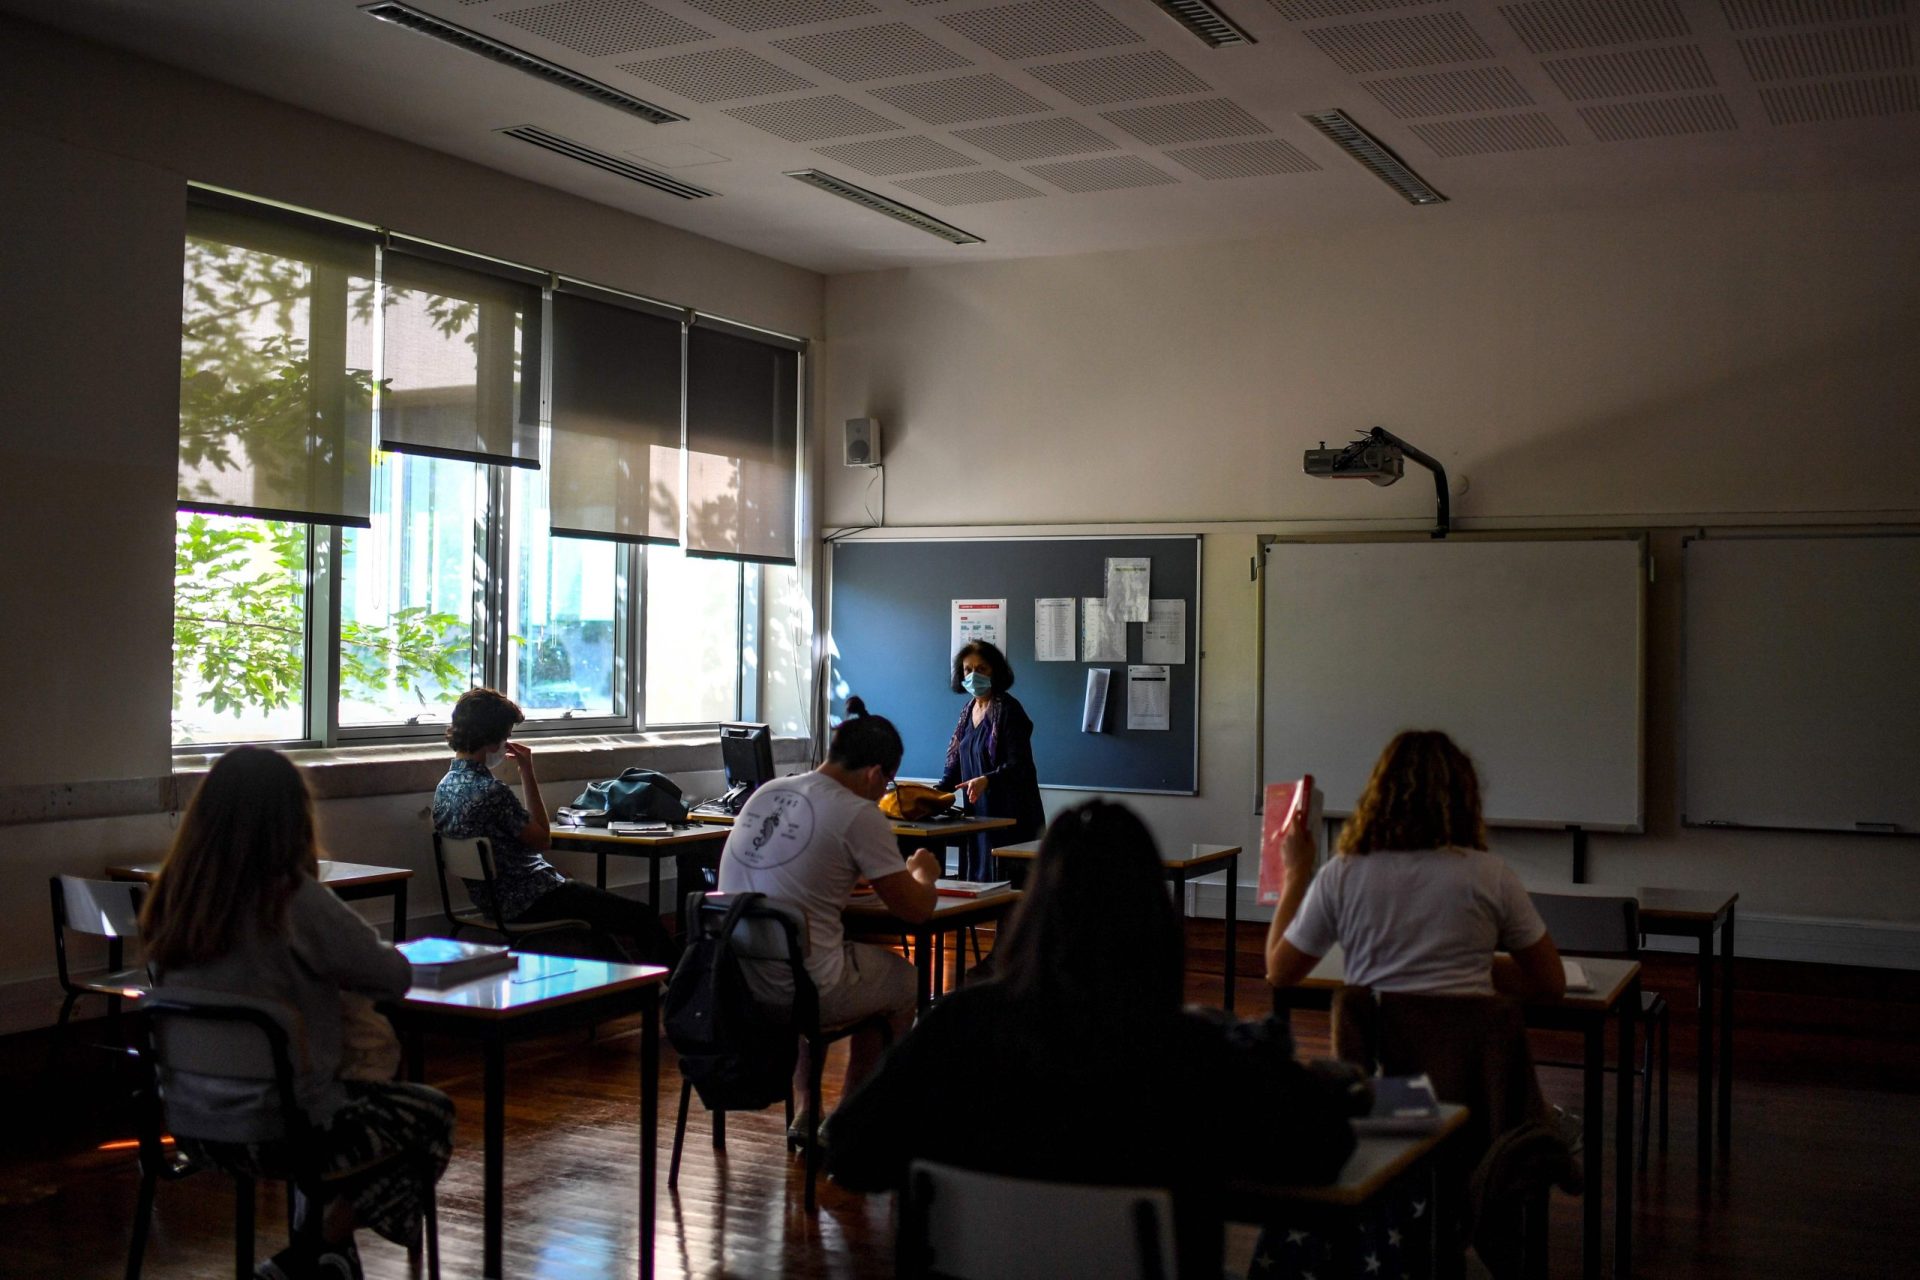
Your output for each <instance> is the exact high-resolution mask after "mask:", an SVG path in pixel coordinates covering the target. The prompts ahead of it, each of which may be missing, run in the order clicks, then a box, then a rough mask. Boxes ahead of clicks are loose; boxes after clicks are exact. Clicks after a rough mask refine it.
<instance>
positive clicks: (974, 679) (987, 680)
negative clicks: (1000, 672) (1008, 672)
mask: <svg viewBox="0 0 1920 1280" xmlns="http://www.w3.org/2000/svg"><path fill="white" fill-rule="evenodd" d="M960 687H961V688H962V689H965V690H966V691H967V692H968V693H970V694H972V695H973V696H974V697H976V698H983V697H985V696H986V695H987V694H989V693H992V692H993V677H992V676H990V675H988V674H987V673H986V672H984V671H969V672H967V674H966V675H964V676H962V677H960Z"/></svg>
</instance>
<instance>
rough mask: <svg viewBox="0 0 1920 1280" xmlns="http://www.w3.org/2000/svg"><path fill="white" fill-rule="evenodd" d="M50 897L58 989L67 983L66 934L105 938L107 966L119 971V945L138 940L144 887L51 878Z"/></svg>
mask: <svg viewBox="0 0 1920 1280" xmlns="http://www.w3.org/2000/svg"><path fill="white" fill-rule="evenodd" d="M47 887H48V889H49V891H50V892H51V894H52V897H53V954H54V961H55V963H56V964H57V965H58V966H59V969H60V982H61V985H62V986H65V985H66V982H67V934H68V933H83V934H86V935H88V936H89V937H94V938H106V939H108V940H109V941H108V944H107V964H108V966H109V967H111V968H115V969H117V968H119V967H120V964H121V954H120V951H121V943H122V942H123V941H124V940H125V939H127V938H133V939H135V940H138V939H139V937H140V900H141V898H142V897H143V896H144V895H145V891H146V886H144V885H142V884H140V883H138V882H137V881H132V880H86V879H82V878H81V877H80V876H51V877H49V878H48V880H47Z"/></svg>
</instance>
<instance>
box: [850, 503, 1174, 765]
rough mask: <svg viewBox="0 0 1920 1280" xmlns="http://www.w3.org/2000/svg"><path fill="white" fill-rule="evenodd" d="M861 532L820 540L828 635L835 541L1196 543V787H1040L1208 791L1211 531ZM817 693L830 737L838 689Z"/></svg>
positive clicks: (874, 530) (870, 530) (871, 530)
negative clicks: (1204, 721)
mask: <svg viewBox="0 0 1920 1280" xmlns="http://www.w3.org/2000/svg"><path fill="white" fill-rule="evenodd" d="M860 534H861V535H867V534H871V535H873V536H870V537H869V536H845V537H839V538H823V539H822V540H821V546H822V549H823V550H824V552H825V554H824V555H823V556H822V557H821V558H822V560H824V561H825V565H826V574H825V577H826V579H827V590H826V607H827V611H826V615H825V619H824V621H825V626H823V627H822V628H820V630H821V633H822V634H823V635H824V634H826V633H827V632H828V631H829V630H831V628H832V625H833V588H834V573H833V548H834V546H835V545H836V544H839V543H853V542H943V543H967V542H1112V541H1114V540H1115V539H1122V538H1123V539H1126V540H1127V541H1129V542H1191V543H1193V653H1192V654H1191V655H1190V661H1191V662H1192V664H1193V788H1192V790H1183V789H1180V788H1168V787H1085V786H1069V785H1063V784H1061V783H1053V782H1049V783H1043V784H1041V789H1042V790H1043V791H1078V792H1082V793H1085V794H1088V795H1128V796H1200V795H1202V794H1204V791H1203V789H1202V787H1201V785H1200V781H1201V780H1200V735H1201V723H1200V722H1201V714H1202V712H1203V710H1204V709H1205V706H1206V686H1205V680H1206V663H1205V662H1204V661H1203V659H1204V658H1205V657H1206V646H1205V643H1204V642H1205V637H1204V635H1203V634H1202V632H1201V624H1202V623H1203V621H1204V620H1205V618H1206V613H1205V599H1206V589H1207V583H1206V567H1207V566H1206V542H1207V535H1205V534H1204V533H1141V534H1132V533H1052V534H1049V533H983V534H964V535H953V534H949V535H941V534H926V533H903V534H901V535H899V536H894V535H892V534H891V532H890V531H887V530H883V529H863V530H861V531H860ZM1081 665H1083V666H1084V665H1086V664H1085V663H1082V664H1081ZM1123 665H1124V664H1123ZM815 693H816V695H817V711H818V714H819V717H820V720H819V723H820V725H821V726H822V727H823V728H825V729H826V732H827V734H828V735H829V736H831V734H832V729H831V728H830V727H828V722H829V716H828V710H829V709H830V708H831V707H832V705H833V690H832V689H831V688H829V687H828V681H826V680H824V679H823V680H821V681H820V682H819V684H818V688H817V689H816V690H815ZM822 758H823V759H824V758H825V748H824V747H823V748H822ZM907 781H909V782H938V781H939V779H938V778H908V779H907Z"/></svg>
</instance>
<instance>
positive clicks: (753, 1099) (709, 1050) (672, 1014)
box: [663, 893, 814, 1111]
mask: <svg viewBox="0 0 1920 1280" xmlns="http://www.w3.org/2000/svg"><path fill="white" fill-rule="evenodd" d="M765 898H766V895H765V894H762V893H742V894H739V895H736V896H735V898H734V901H733V905H732V906H731V907H729V908H728V910H727V914H726V918H725V919H724V920H723V921H721V922H720V923H719V924H718V925H717V926H714V927H712V928H707V927H703V926H702V924H701V921H700V914H699V909H698V905H697V903H695V904H690V906H689V909H688V911H687V918H688V919H689V920H691V921H694V922H695V925H696V927H695V929H694V932H693V936H692V937H691V938H689V939H688V942H687V949H686V951H685V952H683V953H682V954H681V956H680V963H679V965H678V966H677V967H676V968H675V969H674V971H673V977H672V979H671V980H670V981H669V982H668V983H667V997H666V1016H665V1018H664V1019H663V1022H664V1025H665V1027H666V1032H667V1039H668V1040H669V1041H671V1042H672V1044H673V1047H674V1049H675V1050H676V1051H678V1053H679V1054H680V1074H681V1075H682V1076H684V1077H686V1079H687V1080H688V1082H689V1083H691V1084H692V1085H693V1087H694V1089H695V1090H696V1091H698V1093H699V1094H700V1101H701V1102H703V1103H705V1104H706V1105H707V1108H708V1109H709V1110H711V1111H758V1110H759V1109H760V1108H762V1107H770V1106H772V1105H773V1104H774V1103H776V1102H779V1101H781V1100H783V1099H785V1098H786V1097H787V1096H788V1089H789V1088H790V1087H791V1085H792V1081H793V1066H794V1060H795V1057H796V1055H797V1052H798V1046H799V1039H798V1033H797V1030H796V1026H795V1024H794V1023H793V1022H791V1021H789V1020H787V1019H784V1018H781V1017H779V1016H778V1015H777V1014H774V1013H770V1012H768V1011H767V1010H766V1009H765V1008H763V1007H762V1006H761V1004H760V1003H759V1002H758V1001H757V1000H755V999H754V998H753V992H752V991H751V990H750V989H749V988H748V986H747V977H746V974H745V973H744V972H742V970H741V960H740V957H739V956H738V955H737V954H736V953H735V952H734V949H733V930H734V926H735V925H736V924H738V923H739V921H740V919H741V918H742V916H746V915H749V914H752V913H753V908H754V907H756V906H757V905H758V904H759V903H761V902H762V901H764V900H765ZM763 918H771V913H767V915H766V916H765V917H763ZM789 942H790V945H791V947H792V950H793V951H794V952H796V953H797V951H798V949H799V948H798V940H797V939H793V938H791V937H790V938H789ZM790 958H791V959H792V960H793V961H794V963H795V967H796V968H797V969H798V970H799V972H800V982H801V984H802V986H803V988H804V991H803V992H796V993H795V1002H796V1004H798V1003H800V1002H802V1001H803V1000H805V999H806V998H807V997H811V996H812V995H813V994H814V993H813V989H812V984H811V983H808V982H807V981H806V977H805V973H806V971H805V968H804V965H803V963H802V961H801V958H800V957H799V956H798V955H797V954H795V955H792V956H791V957H790Z"/></svg>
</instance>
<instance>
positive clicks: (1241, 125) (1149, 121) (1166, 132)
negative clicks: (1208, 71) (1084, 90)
mask: <svg viewBox="0 0 1920 1280" xmlns="http://www.w3.org/2000/svg"><path fill="white" fill-rule="evenodd" d="M1100 118H1101V119H1103V120H1106V121H1108V122H1109V123H1111V124H1113V125H1116V126H1118V127H1119V128H1121V129H1124V130H1126V131H1127V132H1128V133H1130V134H1132V135H1133V136H1134V137H1136V138H1138V139H1140V141H1142V142H1146V143H1151V144H1152V145H1154V146H1161V145H1164V144H1166V143H1169V142H1205V141H1206V140H1207V139H1209V138H1234V137H1241V136H1244V135H1246V134H1249V133H1272V132H1273V130H1272V129H1269V128H1268V127H1267V126H1266V125H1265V124H1263V123H1262V122H1261V121H1260V120H1259V119H1257V118H1256V117H1254V116H1253V115H1251V114H1249V113H1248V112H1247V111H1245V110H1244V109H1242V108H1241V107H1240V106H1239V105H1238V104H1236V103H1233V102H1230V101H1228V100H1227V99H1225V98H1208V99H1205V100H1204V101H1201V102H1167V103H1162V104H1161V105H1159V106H1157V107H1129V108H1127V109H1126V110H1124V111H1102V112H1101V113H1100Z"/></svg>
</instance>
